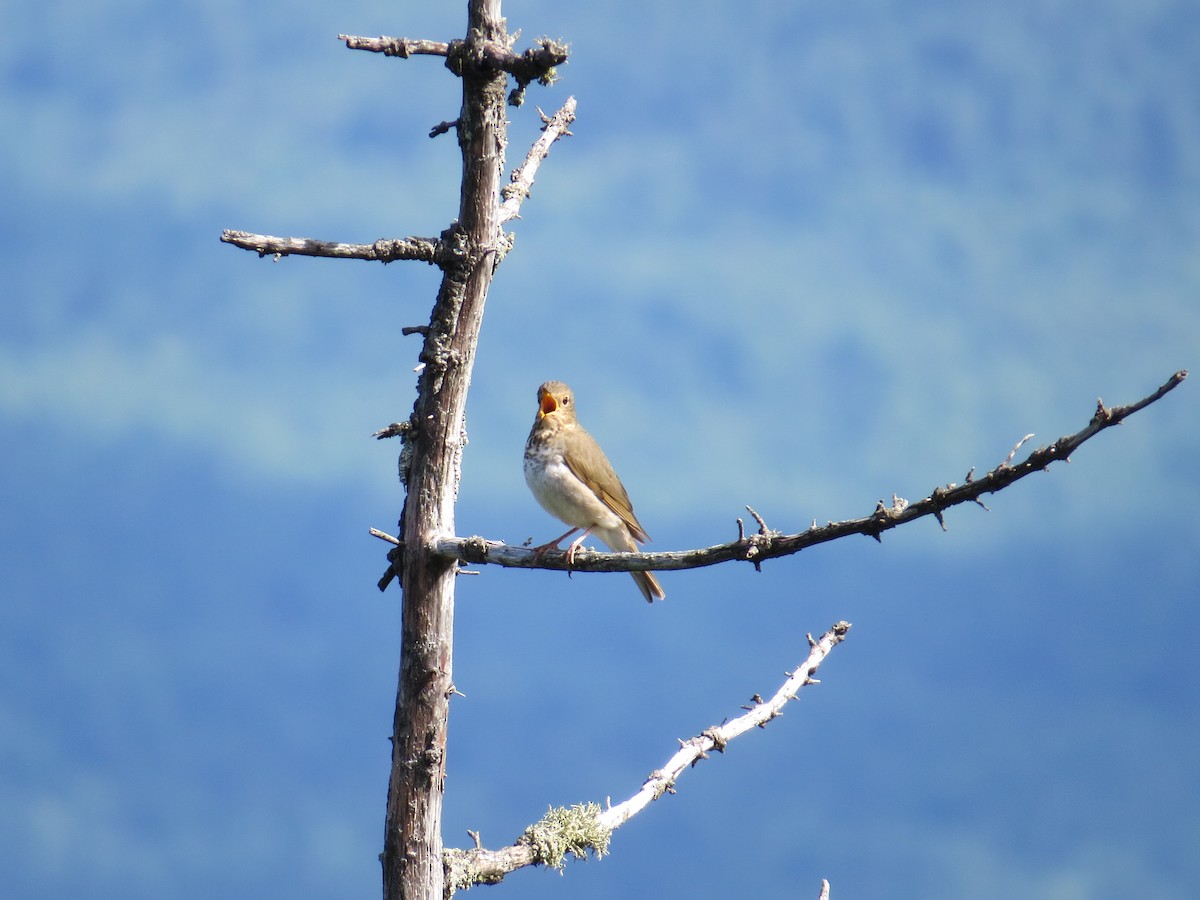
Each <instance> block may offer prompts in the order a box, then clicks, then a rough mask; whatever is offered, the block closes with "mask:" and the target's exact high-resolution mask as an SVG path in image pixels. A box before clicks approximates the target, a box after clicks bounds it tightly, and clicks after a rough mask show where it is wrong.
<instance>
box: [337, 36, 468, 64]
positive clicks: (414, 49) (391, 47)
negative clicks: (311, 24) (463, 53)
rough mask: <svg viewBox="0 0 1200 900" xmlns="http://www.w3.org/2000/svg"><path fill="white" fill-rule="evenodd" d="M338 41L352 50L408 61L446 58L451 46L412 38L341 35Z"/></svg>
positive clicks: (443, 42) (440, 42)
mask: <svg viewBox="0 0 1200 900" xmlns="http://www.w3.org/2000/svg"><path fill="white" fill-rule="evenodd" d="M338 40H339V41H343V42H345V44H346V46H347V47H349V48H350V49H351V50H369V51H370V52H372V53H382V54H383V55H384V56H399V57H400V58H401V59H408V58H409V57H410V56H417V55H425V56H446V55H447V54H448V53H449V52H450V45H449V44H447V43H446V42H445V41H414V40H412V39H410V38H394V37H377V38H371V37H359V36H357V35H351V34H339V35H338Z"/></svg>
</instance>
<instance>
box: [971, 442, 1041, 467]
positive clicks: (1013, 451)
mask: <svg viewBox="0 0 1200 900" xmlns="http://www.w3.org/2000/svg"><path fill="white" fill-rule="evenodd" d="M1031 440H1033V435H1032V434H1027V435H1025V437H1023V438H1021V439H1020V440H1019V441H1017V443H1016V446H1014V447H1013V448H1012V449H1011V450H1009V451H1008V456H1006V457H1004V462H1002V463H1000V465H1001V466H1007V465H1008V464H1009V463H1011V462H1012V461H1013V457H1014V456H1016V455H1017V451H1018V450H1020V449H1021V448H1022V447H1024V446H1025V445H1026V444H1027V443H1028V442H1029V441H1031ZM972 471H974V469H972Z"/></svg>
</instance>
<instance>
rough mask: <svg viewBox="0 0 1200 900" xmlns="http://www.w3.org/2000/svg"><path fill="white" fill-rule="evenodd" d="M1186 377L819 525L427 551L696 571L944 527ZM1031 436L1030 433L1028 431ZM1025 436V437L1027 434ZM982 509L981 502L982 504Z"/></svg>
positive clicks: (447, 543)
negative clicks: (654, 546) (922, 523)
mask: <svg viewBox="0 0 1200 900" xmlns="http://www.w3.org/2000/svg"><path fill="white" fill-rule="evenodd" d="M1185 378H1187V372H1186V371H1180V372H1176V373H1175V374H1174V375H1172V376H1171V377H1170V379H1168V380H1167V382H1166V383H1165V384H1163V385H1162V387H1160V388H1159V389H1158V390H1156V391H1155V392H1154V393H1153V394H1151V395H1150V396H1148V397H1144V398H1143V399H1141V400H1139V401H1138V402H1136V403H1132V404H1130V405H1128V406H1117V407H1113V408H1111V409H1110V408H1108V407H1106V406H1105V405H1104V403H1103V401H1097V405H1096V412H1095V414H1094V415H1093V416H1092V419H1091V421H1090V422H1089V423H1088V424H1087V425H1086V426H1085V427H1084V428H1082V429H1081V430H1079V431H1077V432H1076V433H1075V434H1072V435H1068V436H1066V437H1060V438H1059V439H1058V440H1056V441H1055V442H1054V443H1052V444H1051V445H1050V446H1049V447H1042V448H1039V449H1037V450H1034V451H1033V452H1032V453H1030V454H1029V455H1028V456H1027V457H1025V459H1023V460H1021V461H1020V462H1018V463H1015V464H1014V463H1013V462H1012V460H1013V457H1014V456H1015V455H1016V451H1017V449H1019V448H1020V446H1021V445H1022V444H1023V443H1024V442H1025V440H1028V438H1025V439H1024V440H1022V441H1021V442H1020V443H1018V444H1017V446H1016V447H1014V448H1013V452H1012V453H1010V454H1009V455H1008V458H1007V459H1005V460H1004V461H1003V462H1002V463H1000V465H998V466H996V468H994V469H992V470H991V471H990V472H988V473H987V474H986V475H984V476H983V477H982V478H975V477H974V471H975V470H974V469H972V470H971V471H970V472H968V473H967V477H966V480H965V482H964V483H963V484H953V483H951V484H947V485H946V486H945V487H938V488H935V489H934V490H933V492H932V493H931V494H930V495H929V496H928V497H925V498H924V499H922V500H919V501H917V502H915V503H910V502H908V501H907V500H903V499H901V498H899V497H893V498H892V503H891V504H890V505H888V504H885V503H884V501H882V500H880V501H879V503H878V504H877V506H876V508H875V511H874V512H873V513H871V514H870V515H867V516H863V517H861V518H858V519H849V520H847V521H844V522H829V523H828V524H826V525H820V526H818V525H817V524H816V523H815V522H814V523H813V525H812V526H811V527H810V528H809V529H808V530H807V531H803V532H800V533H799V534H781V533H780V532H778V531H774V530H771V529H768V528H767V526H766V524H765V523H764V522H763V521H762V519H761V518H760V517H759V516H758V514H757V513H754V511H753V510H750V511H751V513H752V514H753V515H754V516H755V519H756V520H757V522H758V526H759V527H758V532H757V533H755V534H749V535H747V534H746V533H745V531H744V528H743V526H742V521H741V519H739V520H738V537H737V540H735V541H731V542H730V543H727V544H718V545H716V546H712V547H705V548H702V549H697V550H681V551H672V552H661V553H651V552H645V553H605V552H600V551H596V550H588V549H585V548H583V547H580V548H579V549H578V550H577V551H576V553H575V559H574V561H573V562H572V563H570V564H568V562H567V554H566V553H565V552H562V551H557V552H556V551H549V552H546V553H539V554H535V553H534V551H533V550H531V549H529V548H527V547H514V546H509V545H507V544H504V543H502V542H499V541H491V540H486V539H484V538H482V537H468V538H460V537H452V538H443V539H442V540H439V541H437V542H436V543H435V544H434V545H433V547H432V548H431V550H432V552H433V553H434V554H436V555H437V556H440V557H442V558H443V559H457V560H459V561H461V562H464V563H473V564H486V563H493V564H495V565H500V566H508V567H513V568H523V569H555V570H560V571H561V570H568V571H571V570H573V571H579V572H643V571H651V570H652V571H670V570H673V569H696V568H700V567H703V566H712V565H717V564H718V563H723V562H729V561H730V560H744V561H747V562H751V563H753V564H754V566H755V568H758V567H759V566H760V565H761V564H762V562H763V561H765V560H768V559H775V558H778V557H781V556H790V555H791V554H793V553H798V552H800V551H801V550H804V549H805V548H807V547H812V546H814V545H815V544H823V543H826V542H828V541H833V540H837V539H838V538H843V537H847V536H848V535H852V534H863V535H868V536H869V537H873V538H875V540H877V541H878V540H881V535H882V534H883V532H885V531H888V530H889V529H892V528H896V527H897V526H899V525H903V524H905V523H907V522H912V521H915V520H917V519H920V518H923V517H925V516H933V517H935V518H936V519H937V520H938V522H939V523H940V524H941V525H942V528H943V529H945V527H946V523H945V520H944V518H943V515H942V514H943V512H944V511H945V510H947V509H949V508H950V507H952V506H957V505H959V504H960V503H972V502H974V503H979V504H980V505H981V506H982V505H983V504H982V501H980V499H979V498H980V497H982V496H983V495H984V494H994V493H996V492H998V491H1001V490H1003V489H1004V488H1006V487H1008V486H1009V485H1011V484H1013V483H1015V482H1017V481H1019V480H1020V479H1022V478H1024V477H1025V476H1026V475H1029V474H1031V473H1033V472H1041V471H1043V470H1045V469H1046V468H1048V467H1049V466H1050V464H1051V463H1053V462H1058V461H1065V460H1068V459H1069V458H1070V456H1071V454H1072V453H1074V452H1075V450H1076V449H1077V448H1078V447H1079V446H1080V445H1081V444H1083V443H1084V442H1085V441H1087V440H1089V439H1090V438H1092V437H1095V436H1096V435H1097V434H1099V433H1100V432H1101V431H1103V430H1105V429H1106V428H1110V427H1112V426H1114V425H1119V424H1120V423H1121V422H1122V421H1123V420H1124V419H1125V418H1127V417H1128V416H1130V415H1132V414H1133V413H1135V412H1137V411H1138V410H1140V409H1143V408H1145V407H1147V406H1149V405H1150V404H1151V403H1154V402H1155V401H1157V400H1159V399H1161V398H1162V397H1164V396H1165V395H1166V394H1167V393H1169V392H1170V391H1172V390H1174V389H1175V388H1176V387H1178V386H1179V385H1180V384H1182V383H1183V380H1184V379H1185ZM1031 436H1032V435H1031ZM1031 436H1030V437H1031ZM984 508H985V509H986V507H984Z"/></svg>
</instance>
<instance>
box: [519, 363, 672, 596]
mask: <svg viewBox="0 0 1200 900" xmlns="http://www.w3.org/2000/svg"><path fill="white" fill-rule="evenodd" d="M525 483H526V484H528V485H529V489H530V490H531V491H533V496H534V497H536V498H537V502H538V503H540V504H541V505H542V508H543V509H545V510H546V512H548V513H550V515H552V516H554V517H555V518H557V519H561V520H562V521H563V522H565V523H567V524H568V525H570V526H571V530H570V531H568V532H567V533H566V534H564V535H563V536H562V537H560V538H558V539H556V540H553V541H551V542H550V543H548V544H543V545H542V546H541V547H538V548H537V549H538V550H539V551H545V550H549V549H550V548H551V547H557V546H558V544H559V542H560V541H562V540H563V538H567V537H570V536H571V535H572V534H574V533H575V532H576V531H578V530H579V529H581V528H582V529H583V534H581V535H580V536H579V537H577V538H576V539H575V540H574V541H573V542H572V543H571V546H570V547H568V548H567V559H568V561H570V560H572V559H573V558H574V556H575V551H576V550H577V549H578V548H579V545H580V544H581V543H583V539H584V538H586V537H587V536H588V535H589V534H594V535H595V536H596V537H598V538H600V540H602V541H603V542H604V543H605V544H606V545H607V546H608V548H609V549H610V550H618V551H621V550H629V551H633V552H637V549H638V545H637V542H639V541H640V542H642V543H645V542H646V541H648V540H650V536H649V535H648V534H646V529H644V528H643V527H642V525H641V523H640V522H639V521H638V520H637V516H635V515H634V514H633V504H632V503H630V502H629V494H627V493H626V492H625V486H624V485H623V484H621V479H620V478H618V477H617V473H616V472H614V471H613V467H612V465H611V464H610V463H609V461H608V457H607V456H605V455H604V451H603V450H601V449H600V445H599V444H597V443H596V441H595V439H594V438H593V437H592V436H591V435H590V434H588V433H587V431H585V430H584V428H583V426H582V425H580V424H579V422H578V421H577V420H576V418H575V395H574V394H573V393H572V392H571V389H570V388H569V387H567V386H566V385H565V384H563V383H562V382H561V381H547V382H546V383H545V384H543V385H542V386H541V387H540V388H538V411H537V417H536V418H535V419H534V420H533V428H532V429H531V430H530V432H529V440H527V441H526V442H525ZM629 574H630V575H632V576H633V580H634V581H635V582H637V586H638V589H639V590H640V591H641V592H642V596H643V597H645V598H646V601H647V602H648V603H653V602H654V601H655V600H656V599H658V600H661V599H663V598H664V597H665V596H666V593H665V592H664V591H663V589H662V585H660V584H659V583H658V579H657V578H655V577H654V575H653V573H651V572H630V573H629Z"/></svg>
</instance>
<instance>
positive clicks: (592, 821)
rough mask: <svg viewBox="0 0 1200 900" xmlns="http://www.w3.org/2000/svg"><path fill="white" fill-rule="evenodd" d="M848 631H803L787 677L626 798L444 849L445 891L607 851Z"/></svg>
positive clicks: (794, 687) (809, 672)
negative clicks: (517, 833)
mask: <svg viewBox="0 0 1200 900" xmlns="http://www.w3.org/2000/svg"><path fill="white" fill-rule="evenodd" d="M849 631H850V623H849V622H838V623H836V624H835V625H834V626H833V627H832V628H830V630H829V631H827V632H826V633H825V634H823V635H822V636H821V638H820V640H817V639H814V638H813V636H812V635H811V634H810V635H808V636H807V637H808V644H809V654H808V658H807V659H806V660H805V661H804V662H803V663H801V664H800V665H799V666H797V667H796V669H795V670H794V671H792V672H789V673H788V677H787V680H786V681H784V682H783V684H782V685H781V686H780V687H779V689H778V690H777V691H776V692H775V693H774V695H773V696H772V697H771V698H770V699H769V700H766V701H764V700H763V699H762V698H761V697H759V696H758V695H757V694H756V695H755V697H754V703H753V705H750V706H746V707H743V709H746V710H747V712H745V713H744V714H742V715H740V716H738V717H737V718H735V719H732V720H730V721H728V722H725V723H723V724H721V725H714V726H711V727H709V728H706V729H704V730H703V731H702V732H700V734H698V735H696V736H695V737H693V738H691V739H689V740H686V741H683V740H681V741H680V742H679V744H680V746H679V749H678V750H677V751H675V753H674V754H673V755H672V756H671V758H670V759H668V760H667V762H666V763H665V764H664V765H663V766H662V768H659V769H656V770H654V771H653V772H651V773H650V776H649V777H648V778H647V779H646V781H645V782H644V783H643V784H642V786H641V788H639V789H638V790H637V791H636V792H635V793H634V795H633V796H632V797H630V798H629V799H628V800H625V801H624V802H622V803H618V804H617V805H616V806H609V807H608V809H605V810H603V811H601V809H600V807H599V806H597V805H596V804H582V805H579V806H574V807H571V808H570V809H552V810H551V811H550V812H549V813H548V814H547V816H546V818H544V819H542V821H541V822H539V823H537V824H536V825H531V826H530V827H529V828H527V829H526V830H525V833H524V834H522V835H521V837H519V838H518V839H517V840H516V842H515V843H513V844H512V845H510V846H508V847H503V848H501V849H499V850H486V849H483V848H481V847H480V846H479V842H478V840H476V841H475V843H476V846H475V849H471V850H459V849H446V850H444V851H443V852H442V859H443V861H444V863H445V867H446V896H450V895H451V894H453V892H454V891H455V890H457V889H461V888H469V887H471V886H472V885H476V884H496V883H498V882H500V881H502V880H503V879H504V876H505V875H507V874H508V873H509V872H514V871H516V870H517V869H520V868H523V867H524V866H531V865H549V866H554V867H556V868H561V867H562V865H563V863H564V860H565V858H566V854H567V853H568V852H569V853H571V854H572V855H574V856H576V857H577V858H581V859H582V858H584V857H585V856H586V855H587V853H588V851H589V850H590V851H592V852H594V853H596V855H597V856H603V855H604V854H605V853H606V852H607V851H608V839H609V836H610V835H611V834H612V832H613V831H615V830H616V829H618V828H620V827H621V826H622V825H624V824H625V823H626V822H628V821H629V820H630V819H631V818H633V817H634V816H635V815H637V814H638V813H639V812H641V811H642V810H643V809H645V808H646V807H647V806H649V805H650V804H651V803H652V802H654V801H655V800H657V799H658V798H659V797H661V796H662V795H663V794H667V793H674V792H675V783H676V781H677V780H678V778H679V777H680V776H681V775H682V774H683V773H684V772H686V771H687V770H688V769H689V768H692V767H694V766H695V765H696V764H697V763H699V762H700V761H701V760H704V759H708V754H709V751H710V750H716V751H717V752H718V753H724V752H725V747H726V745H727V744H728V743H729V742H730V741H731V740H733V739H734V738H736V737H738V736H740V735H743V734H745V733H746V732H747V731H750V730H752V729H754V728H765V727H766V725H767V723H768V722H770V721H771V720H772V719H774V718H777V717H778V716H780V715H782V713H783V707H784V706H786V705H787V703H788V702H789V701H791V700H795V699H796V694H797V692H799V691H800V689H801V688H804V687H806V686H808V685H810V684H817V683H818V682H817V681H816V679H814V678H813V675H814V674H815V673H816V671H817V669H818V668H819V667H820V665H821V663H822V662H824V661H825V658H826V657H827V656H828V655H829V653H830V652H831V651H832V650H833V648H834V647H836V646H837V645H838V644H840V643H841V642H842V641H843V640H845V638H846V635H847V634H848V633H849ZM472 836H473V837H474V835H473V834H472Z"/></svg>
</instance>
